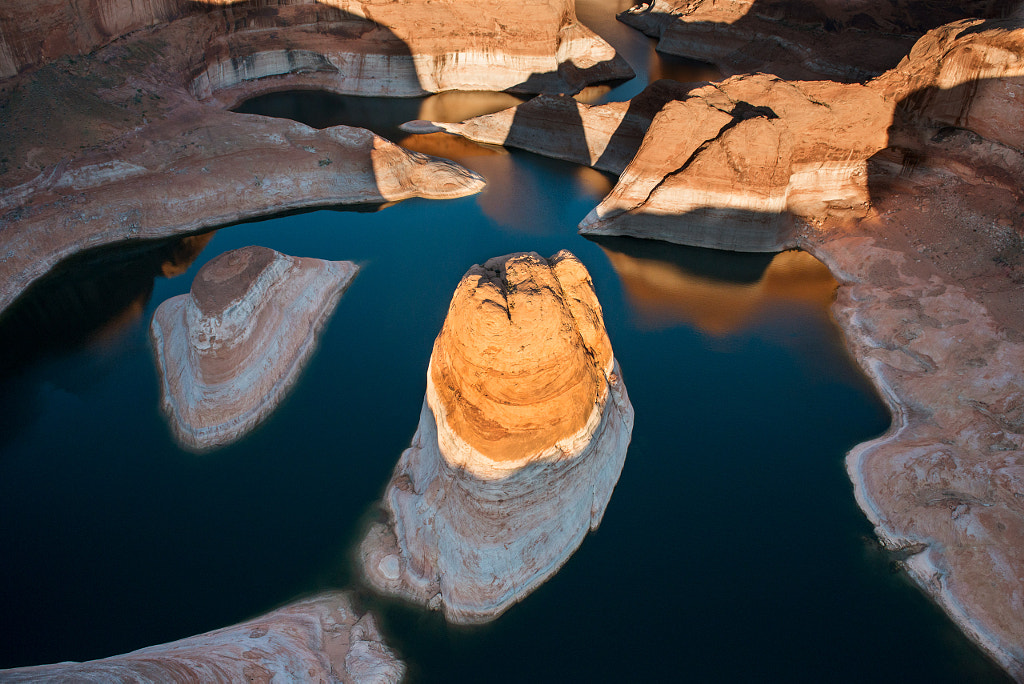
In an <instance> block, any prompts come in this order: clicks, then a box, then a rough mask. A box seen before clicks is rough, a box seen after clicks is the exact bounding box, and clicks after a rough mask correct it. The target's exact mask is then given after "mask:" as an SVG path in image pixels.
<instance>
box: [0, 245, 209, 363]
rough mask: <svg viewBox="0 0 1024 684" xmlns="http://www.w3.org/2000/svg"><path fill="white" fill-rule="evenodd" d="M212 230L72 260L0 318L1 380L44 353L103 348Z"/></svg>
mask: <svg viewBox="0 0 1024 684" xmlns="http://www.w3.org/2000/svg"><path fill="white" fill-rule="evenodd" d="M213 235H214V233H212V232H210V233H204V234H201V235H192V236H188V237H184V238H177V239H173V240H166V241H159V242H151V243H147V244H144V245H141V246H136V247H127V248H126V247H118V248H111V249H103V250H98V251H93V252H88V253H86V254H83V255H80V256H78V257H75V258H72V259H70V260H68V262H66V264H65V265H64V267H62V268H60V269H58V270H57V271H56V272H54V273H52V274H51V275H50V276H49V277H47V278H45V279H43V280H41V281H39V282H38V283H36V284H35V285H33V286H32V287H31V288H30V289H29V290H28V291H27V292H26V293H25V294H24V295H22V297H21V298H20V299H19V300H18V301H16V302H15V303H14V304H13V305H12V306H11V307H10V308H9V309H8V310H7V311H6V312H5V313H4V315H3V316H2V317H0V378H3V377H6V376H8V375H10V374H12V373H14V372H16V371H17V370H18V369H20V368H23V367H24V366H26V365H28V364H30V363H31V362H32V361H34V360H35V359H37V358H39V357H42V356H44V355H46V354H50V353H62V352H63V353H67V352H71V351H74V350H76V349H79V348H81V347H83V346H91V345H101V346H102V345H109V344H112V343H113V342H115V341H116V340H117V339H119V338H120V337H121V336H122V335H123V334H124V333H125V331H126V330H128V329H130V328H131V327H132V326H133V325H134V324H135V323H136V322H137V321H139V319H140V318H141V317H142V315H143V313H144V311H145V308H146V304H147V303H148V302H149V299H150V297H151V295H152V293H153V282H154V280H155V279H156V278H157V277H158V276H162V277H165V278H173V277H175V276H178V275H181V274H182V273H184V272H185V271H186V270H187V269H188V267H189V266H190V265H191V264H192V262H193V261H194V260H195V259H196V257H198V256H199V254H200V252H202V251H203V249H204V248H205V247H206V245H207V243H208V242H209V241H210V239H211V238H212V237H213Z"/></svg>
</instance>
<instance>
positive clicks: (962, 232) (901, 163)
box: [418, 15, 1024, 681]
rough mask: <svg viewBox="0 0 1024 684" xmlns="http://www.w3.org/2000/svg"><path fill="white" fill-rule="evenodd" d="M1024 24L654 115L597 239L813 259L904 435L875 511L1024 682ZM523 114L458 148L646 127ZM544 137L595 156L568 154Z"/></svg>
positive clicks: (485, 124) (857, 478)
mask: <svg viewBox="0 0 1024 684" xmlns="http://www.w3.org/2000/svg"><path fill="white" fill-rule="evenodd" d="M1022 21H1024V19H1022V18H1021V17H1020V16H1019V15H1018V16H1015V17H1011V18H1008V19H1003V20H961V21H957V22H953V23H951V24H948V25H945V26H942V27H939V28H936V29H934V30H932V31H930V32H928V33H927V34H926V35H924V36H923V37H922V38H921V39H920V40H919V41H918V42H917V43H916V44H915V45H914V47H913V49H912V50H911V52H910V53H909V55H907V56H906V57H905V58H904V59H903V60H902V61H901V62H900V63H899V65H898V66H897V67H895V68H894V69H892V70H890V71H888V72H886V73H884V74H882V75H881V76H879V77H878V78H876V79H874V80H872V81H870V82H868V83H866V84H840V83H833V82H829V81H785V80H782V79H780V78H778V77H777V76H773V75H767V74H750V75H741V76H735V77H732V78H729V79H727V80H725V81H722V82H720V83H713V84H707V85H703V86H697V87H691V89H690V90H689V91H688V92H686V93H685V94H682V95H681V96H679V97H678V98H676V99H672V100H670V101H667V102H666V103H665V104H664V106H663V107H662V108H661V109H660V111H658V112H657V113H656V114H654V115H653V117H652V118H651V123H650V125H649V128H648V130H647V131H646V135H645V136H644V137H643V141H642V143H641V145H640V146H639V149H638V151H637V153H636V155H635V157H634V158H632V160H631V161H630V162H629V163H628V164H627V165H626V166H625V167H624V168H623V169H622V170H621V175H620V177H619V179H618V183H617V184H616V186H615V187H614V188H613V190H612V191H611V193H610V194H609V195H608V196H607V197H606V198H605V199H604V200H603V201H602V202H601V204H600V205H599V206H598V207H597V208H595V209H594V210H593V211H592V212H591V213H590V215H589V216H587V217H586V218H585V219H584V221H583V222H582V223H581V224H580V232H582V233H585V234H590V235H632V236H638V237H648V238H656V239H660V240H667V241H671V242H676V243H679V244H686V245H695V246H703V247H712V248H718V249H729V250H738V251H769V252H770V251H777V250H782V249H787V248H792V247H798V248H802V249H804V250H806V251H808V252H810V253H812V254H813V255H815V256H816V257H817V258H819V259H820V260H821V261H823V262H824V263H825V264H826V265H827V266H828V267H829V269H830V270H831V271H832V273H833V275H834V276H835V277H836V278H837V279H838V280H839V282H840V283H841V287H840V288H839V290H838V294H837V299H836V303H835V304H834V306H833V314H834V316H835V318H836V319H837V320H838V322H839V324H840V326H841V327H842V329H843V330H844V332H845V334H846V341H847V345H848V347H849V349H850V350H851V352H852V353H853V355H854V357H855V358H856V359H857V361H858V362H859V363H860V365H861V367H862V368H863V369H864V370H865V371H866V372H867V373H868V374H869V376H870V377H872V378H873V380H874V382H875V384H876V386H877V387H878V388H879V389H880V391H881V394H882V397H883V399H884V400H885V401H886V403H887V404H888V406H889V408H890V411H891V413H892V416H893V423H892V426H891V428H890V429H889V431H888V432H887V433H886V434H884V435H883V436H881V437H880V438H878V439H877V440H874V441H872V442H869V443H865V444H862V445H859V446H858V447H856V448H855V449H853V450H852V451H851V452H850V454H849V455H848V457H847V467H848V470H849V474H850V477H851V479H852V481H853V485H854V490H855V494H856V497H857V500H858V503H859V504H860V506H861V508H862V509H863V510H864V511H865V513H866V514H867V516H868V517H869V519H870V520H871V521H872V523H873V524H874V525H875V528H876V532H877V534H878V536H879V538H880V539H881V540H882V542H883V543H884V545H885V546H886V547H887V548H889V549H891V550H892V551H893V552H894V553H895V554H896V555H897V557H898V558H901V559H903V560H902V563H903V565H904V567H905V568H906V569H907V571H908V572H909V574H910V575H911V576H912V577H913V578H914V579H915V580H916V582H917V583H918V584H919V585H920V586H921V587H922V588H923V589H924V591H926V592H927V593H928V594H929V595H930V596H931V597H933V598H934V600H935V601H936V602H937V603H938V604H940V605H941V606H942V607H943V608H944V609H945V610H946V612H947V613H948V614H949V615H950V616H951V617H952V619H953V620H954V621H955V622H956V623H957V624H958V625H959V626H960V627H961V628H962V629H963V630H964V631H965V632H966V633H967V634H968V635H969V636H970V637H971V638H972V639H974V640H975V641H976V642H977V643H979V644H980V645H981V646H982V647H983V648H984V649H985V650H986V651H987V652H988V653H990V654H991V655H992V657H993V658H995V659H996V660H997V661H998V662H999V663H1001V664H1002V665H1003V666H1004V667H1005V668H1006V669H1007V671H1008V672H1010V673H1011V674H1012V675H1013V676H1014V677H1015V678H1017V679H1018V680H1022V681H1024V375H1022V371H1021V369H1022V368H1024V287H1022V284H1024V249H1022V248H1024V213H1022V211H1021V208H1020V201H1021V196H1022V194H1024V186H1022V184H1021V179H1022V178H1024V129H1022V128H1021V126H1020V121H1021V119H1022V113H1024V29H1022V26H1024V24H1022ZM659 87H660V86H659ZM645 107H646V105H645ZM645 107H640V108H637V111H642V110H643V109H644V108H645ZM571 109H573V110H576V114H575V115H572V114H570V115H567V114H566V112H568V111H569V110H571ZM518 110H520V111H521V110H527V111H528V112H529V116H527V115H523V116H517V112H516V111H509V112H504V113H498V114H495V115H493V116H491V117H490V118H489V119H488V117H480V118H477V119H473V120H470V121H467V122H464V123H463V124H462V125H461V126H459V127H452V129H451V130H456V131H458V132H460V133H462V134H464V135H467V136H469V137H473V138H474V139H485V138H487V140H488V142H497V141H498V139H499V138H503V137H504V138H505V139H506V140H508V139H514V140H518V141H520V142H521V143H522V144H523V146H525V147H528V148H529V149H534V150H536V151H539V152H541V153H546V154H552V155H555V156H562V157H563V158H572V159H573V160H574V161H577V162H578V163H582V164H593V165H598V161H597V160H601V159H604V158H607V155H605V153H604V152H603V151H606V150H608V149H615V148H616V146H617V145H620V144H622V145H627V144H628V145H631V144H632V143H631V142H630V141H632V140H634V139H635V137H636V133H635V128H636V126H637V125H638V124H642V120H643V116H640V117H637V118H634V120H633V121H631V122H629V121H627V117H628V114H627V113H628V111H629V107H628V106H626V107H624V106H623V105H621V104H609V105H597V106H591V107H588V106H585V105H576V104H574V103H572V102H570V101H568V100H567V99H559V100H557V101H555V100H552V99H550V98H548V99H546V100H540V101H539V102H537V101H535V102H533V103H526V104H524V105H521V106H520V107H519V108H518ZM644 116H646V115H644ZM619 120H621V121H624V122H626V123H627V124H628V125H626V124H623V125H622V128H624V129H625V133H624V134H623V135H622V139H621V141H618V142H617V141H616V140H615V137H616V136H617V135H620V134H619V132H618V131H619V128H620V126H618V125H616V121H619ZM516 126H519V127H520V129H521V130H518V131H516V130H515V128H516ZM545 126H550V129H551V130H554V131H559V135H574V137H575V139H576V140H581V141H585V142H586V144H585V145H578V146H577V147H575V148H572V150H573V155H575V156H573V155H570V154H567V153H566V149H568V148H567V146H565V145H555V144H554V143H552V142H550V141H544V140H543V136H542V135H541V134H540V131H541V130H542V129H543V128H544V127H545ZM418 128H419V129H421V130H422V129H426V128H428V127H427V126H426V125H425V124H423V123H422V122H420V123H419V124H418ZM572 128H575V129H576V132H575V133H574V134H573V133H569V132H567V131H568V130H569V129H572ZM488 136H489V137H488ZM555 148H557V149H555ZM617 156H619V158H620V159H621V155H617ZM617 163H618V162H616V164H617ZM615 166H616V165H615V164H610V165H607V166H605V167H604V168H607V169H609V170H612V171H614V170H615Z"/></svg>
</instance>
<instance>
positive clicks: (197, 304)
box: [150, 247, 358, 449]
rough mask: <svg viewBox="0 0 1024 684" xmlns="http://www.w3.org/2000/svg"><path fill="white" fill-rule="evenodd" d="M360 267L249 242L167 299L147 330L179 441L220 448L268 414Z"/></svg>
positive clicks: (164, 401) (211, 264) (205, 268)
mask: <svg viewBox="0 0 1024 684" xmlns="http://www.w3.org/2000/svg"><path fill="white" fill-rule="evenodd" d="M357 270H358V269H357V267H356V265H355V264H353V263H352V262H349V261H323V260H320V259H303V258H297V257H290V256H286V255H284V254H281V253H279V252H275V251H274V250H272V249H267V248H265V247H243V248H241V249H236V250H232V251H230V252H225V253H224V254H221V255H220V256H218V257H217V258H215V259H213V260H211V261H210V262H208V263H207V264H206V265H204V266H203V267H202V268H201V269H200V270H199V273H197V274H196V277H195V280H194V281H193V282H192V290H191V292H190V293H189V294H187V295H178V296H177V297H172V298H171V299H168V300H167V301H165V302H163V303H162V304H161V305H160V306H159V307H158V308H157V310H156V312H155V313H154V314H153V323H152V326H151V327H150V335H151V337H152V340H153V346H154V348H155V350H156V358H157V365H158V367H159V370H160V379H161V383H162V384H161V404H162V406H163V409H164V412H165V413H166V414H167V416H168V419H169V420H170V423H171V427H172V428H173V431H174V434H175V436H176V437H177V438H178V440H179V441H180V442H181V443H182V444H183V445H185V446H187V447H189V448H192V449H206V448H210V447H214V446H223V445H225V444H229V443H231V442H234V441H236V440H238V439H240V438H241V437H243V436H244V435H245V434H246V433H247V432H249V431H250V430H252V429H253V428H254V427H255V426H256V425H257V424H259V423H260V422H261V421H263V420H265V419H266V418H267V417H268V416H269V415H270V414H271V413H272V412H273V410H274V409H275V408H276V407H277V405H278V404H279V403H280V402H281V400H282V399H283V398H284V396H285V394H286V393H287V392H288V390H289V389H290V388H291V386H292V385H293V384H294V383H295V381H296V380H297V379H298V375H299V373H300V372H301V370H302V367H303V365H304V364H305V362H306V361H307V360H308V359H309V357H310V355H311V354H312V353H313V351H314V349H315V348H316V338H317V335H318V333H319V332H320V329H321V328H322V327H323V326H324V324H325V323H326V322H327V320H328V319H329V318H330V316H331V314H332V313H333V312H334V308H335V306H336V305H337V303H338V300H339V299H340V297H341V295H342V293H343V292H344V291H345V289H346V288H347V287H348V285H349V283H350V282H351V281H352V279H353V278H354V277H355V275H356V271H357Z"/></svg>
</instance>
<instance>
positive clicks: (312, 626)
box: [0, 592, 405, 684]
mask: <svg viewBox="0 0 1024 684" xmlns="http://www.w3.org/2000/svg"><path fill="white" fill-rule="evenodd" d="M404 674H405V665H403V664H402V662H401V661H400V660H398V658H397V657H396V656H395V654H394V653H393V652H392V651H391V649H389V648H388V647H387V646H386V645H385V644H384V643H383V640H382V637H381V634H380V631H379V629H378V628H377V625H376V622H375V620H374V618H373V616H372V615H371V614H369V613H366V614H362V615H361V614H360V613H359V612H357V611H356V610H355V609H354V608H353V606H352V600H351V597H350V596H349V595H348V594H345V593H341V592H333V593H328V594H322V595H319V596H315V597H313V598H310V599H306V600H303V601H298V602H296V603H293V604H291V605H288V606H286V607H284V608H280V609H278V610H275V611H273V612H271V613H267V614H266V615H262V616H260V617H258V618H255V619H253V620H249V621H248V622H243V623H241V624H238V625H234V626H232V627H226V628H224V629H218V630H215V631H213V632H207V633H206V634H201V635H199V636H194V637H190V638H188V639H182V640H181V641H173V642H171V643H167V644H161V645H159V646H150V647H149V648H143V649H141V650H138V651H133V652H131V653H126V654H124V655H119V656H114V657H111V658H104V659H102V660H91V661H88V662H84V663H58V664H55V665H40V666H37V667H23V668H18V669H14V670H3V671H0V679H2V680H3V681H5V682H39V681H48V682H49V681H62V682H63V681H75V682H113V681H118V682H140V683H143V682H153V683H154V684H155V683H158V682H223V683H225V684H226V683H227V682H271V681H307V682H344V683H345V684H357V683H363V682H365V683H367V684H369V683H370V682H374V683H381V682H398V681H400V680H401V679H402V677H403V676H404Z"/></svg>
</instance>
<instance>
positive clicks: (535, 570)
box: [361, 251, 633, 623]
mask: <svg viewBox="0 0 1024 684" xmlns="http://www.w3.org/2000/svg"><path fill="white" fill-rule="evenodd" d="M632 427H633V408H632V405H631V404H630V402H629V398H628V396H627V394H626V389H625V386H624V385H623V383H622V378H621V376H620V373H619V368H618V364H617V362H616V361H615V359H614V357H613V356H612V349H611V344H610V343H609V341H608V336H607V334H606V333H605V329H604V321H603V319H602V313H601V307H600V304H599V303H598V301H597V297H596V295H595V294H594V290H593V285H592V283H591V281H590V277H589V274H588V273H587V270H586V268H584V266H583V265H582V264H581V263H580V262H579V261H578V260H577V259H576V257H574V256H573V255H571V254H570V253H568V252H566V251H562V252H559V253H558V254H556V255H555V256H553V257H551V258H550V259H543V258H541V257H540V256H538V255H537V254H534V253H529V254H514V255H509V256H504V257H498V258H495V259H491V260H490V261H488V262H487V263H486V264H484V265H483V266H474V267H473V268H471V269H470V270H469V272H468V273H467V274H466V275H465V276H464V277H463V279H462V282H460V283H459V286H458V288H457V289H456V291H455V295H454V296H453V298H452V302H451V306H450V307H449V310H448V317H447V318H446V319H445V324H444V327H443V329H442V330H441V333H440V335H438V337H437V340H436V341H435V343H434V351H433V353H432V354H431V358H430V367H429V370H428V372H427V392H426V398H425V400H424V403H423V409H422V411H421V413H420V423H419V427H418V429H417V432H416V435H415V436H414V437H413V442H412V446H411V447H410V448H409V449H407V450H406V451H405V453H403V454H402V457H401V459H400V461H399V463H398V466H397V467H396V469H395V473H394V475H393V477H392V479H391V483H390V484H389V485H388V488H387V492H386V494H385V497H384V501H383V504H382V507H383V510H384V512H385V513H386V516H387V522H386V523H378V524H376V525H374V526H373V527H372V529H371V530H370V532H369V534H368V535H367V537H366V539H365V540H364V541H363V544H362V547H361V558H362V562H363V569H364V572H365V575H366V577H367V579H368V580H369V582H370V583H371V584H372V585H373V586H374V587H376V588H377V589H378V590H380V591H383V592H385V593H388V594H393V595H397V596H401V597H403V598H406V599H409V600H411V601H414V602H416V603H420V604H426V605H427V606H429V607H430V608H432V609H435V610H444V613H445V616H446V617H447V619H448V620H449V621H451V622H456V623H476V622H485V621H487V620H490V619H493V618H494V617H496V616H498V615H499V614H501V613H502V612H503V611H505V610H506V609H507V608H508V607H509V606H511V605H512V604H513V603H515V602H517V601H519V600H521V599H523V598H524V597H525V596H526V595H527V594H529V593H530V592H531V591H532V590H533V589H535V588H536V587H537V586H538V585H540V584H541V583H543V582H544V581H545V580H546V579H547V578H548V577H550V576H551V575H553V574H554V573H555V572H556V571H557V570H558V569H559V568H560V567H561V566H562V564H563V563H565V561H566V560H567V559H568V557H569V556H570V555H571V554H572V553H573V551H575V550H576V548H577V547H578V546H579V545H580V543H581V542H582V541H583V537H584V536H585V535H586V533H587V531H588V530H593V529H596V528H597V526H598V524H599V523H600V522H601V518H602V516H603V515H604V511H605V507H606V506H607V504H608V500H609V498H610V497H611V493H612V489H613V488H614V487H615V483H616V482H617V481H618V478H619V473H620V472H621V469H622V465H623V462H624V460H625V457H626V449H627V447H628V445H629V440H630V435H631V433H632Z"/></svg>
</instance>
